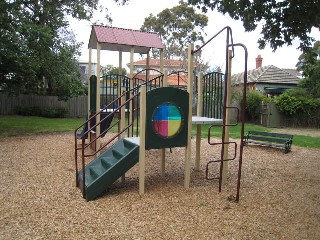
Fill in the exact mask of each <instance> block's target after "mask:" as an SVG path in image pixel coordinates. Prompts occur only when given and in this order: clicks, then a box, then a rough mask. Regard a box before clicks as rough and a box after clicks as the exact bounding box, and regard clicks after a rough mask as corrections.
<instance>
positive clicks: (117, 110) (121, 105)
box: [74, 75, 163, 198]
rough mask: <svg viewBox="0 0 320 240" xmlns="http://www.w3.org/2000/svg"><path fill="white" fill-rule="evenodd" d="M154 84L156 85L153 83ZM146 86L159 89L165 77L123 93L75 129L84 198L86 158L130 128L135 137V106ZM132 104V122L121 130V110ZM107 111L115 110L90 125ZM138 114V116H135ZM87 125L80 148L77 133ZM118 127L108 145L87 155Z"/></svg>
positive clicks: (77, 184) (77, 182) (136, 111)
mask: <svg viewBox="0 0 320 240" xmlns="http://www.w3.org/2000/svg"><path fill="white" fill-rule="evenodd" d="M153 82H154V83H153ZM143 85H146V86H148V87H149V88H150V90H151V89H153V88H157V87H161V86H162V85H163V75H161V76H158V77H155V78H153V79H150V80H149V81H144V82H143V83H141V84H139V85H136V86H135V87H134V88H132V89H130V90H129V91H123V93H122V94H121V95H120V96H119V97H118V98H116V99H114V100H113V101H111V102H110V103H109V104H108V105H106V106H105V107H103V108H102V109H101V110H100V111H99V112H97V113H95V114H93V115H91V116H90V117H89V118H88V119H87V121H85V122H84V123H83V124H81V125H80V126H79V127H78V128H76V129H75V132H74V139H75V170H76V186H77V187H79V176H78V171H79V168H78V151H79V150H81V165H82V179H83V180H82V193H83V197H84V198H85V196H86V192H85V175H86V173H85V166H86V164H85V158H86V157H92V156H94V155H96V154H97V153H99V152H101V151H102V150H103V149H105V148H106V147H107V146H108V145H109V144H110V143H111V142H113V141H114V140H115V139H116V138H118V137H119V136H120V135H121V134H123V133H124V132H126V131H127V130H129V129H130V128H132V131H131V133H132V135H131V136H133V126H134V121H135V120H136V122H138V121H137V118H138V113H139V107H138V106H137V107H136V106H135V101H136V102H137V103H138V102H139V100H138V98H139V95H140V92H139V89H140V87H141V86H143ZM128 93H129V94H131V95H132V96H131V97H130V98H127V99H126V97H127V94H128ZM122 99H126V100H125V101H123V100H122ZM130 102H132V111H131V112H130V114H132V120H131V122H129V121H130V120H128V123H127V125H126V126H124V127H123V129H120V121H121V119H122V118H125V116H122V114H121V109H122V108H126V106H128V105H129V104H130ZM116 103H119V105H118V107H117V108H115V109H113V107H114V106H115V104H116ZM107 109H113V111H112V112H111V113H110V114H109V115H108V116H106V117H105V118H104V119H101V118H100V122H96V123H95V124H94V125H90V123H91V122H92V121H94V119H96V117H97V116H98V115H99V114H100V116H101V113H103V112H104V111H107ZM115 113H118V120H117V121H116V122H114V123H111V124H110V126H109V127H108V128H107V129H105V130H104V131H103V132H101V133H100V134H99V135H98V136H97V135H93V136H94V137H92V139H89V142H88V143H85V138H86V136H88V135H89V134H90V133H91V132H92V131H93V130H95V129H96V127H97V126H99V125H101V123H102V121H105V120H107V119H106V118H109V117H111V116H112V114H115ZM135 113H136V114H135ZM85 124H87V125H88V130H87V131H85V132H84V133H83V135H82V137H81V145H80V147H79V146H78V143H77V131H79V129H80V128H83V127H84V126H85ZM116 125H118V129H119V131H118V133H117V134H115V135H114V136H113V137H111V138H110V139H109V140H108V141H107V142H106V143H103V144H101V145H100V147H99V148H98V149H97V148H95V149H94V150H93V151H92V152H91V153H85V150H86V149H87V148H88V147H89V146H92V145H96V143H97V140H98V139H99V138H102V136H104V135H105V134H106V133H107V132H108V131H109V130H110V129H111V128H113V127H114V126H116ZM138 131H139V129H138V125H137V132H136V135H138Z"/></svg>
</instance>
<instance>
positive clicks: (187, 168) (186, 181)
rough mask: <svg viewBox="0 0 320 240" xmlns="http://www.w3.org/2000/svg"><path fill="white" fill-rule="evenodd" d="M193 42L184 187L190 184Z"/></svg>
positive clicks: (191, 47)
mask: <svg viewBox="0 0 320 240" xmlns="http://www.w3.org/2000/svg"><path fill="white" fill-rule="evenodd" d="M192 51H193V44H190V45H189V48H188V93H189V117H188V119H187V121H188V140H187V146H186V148H185V167H184V187H185V188H189V186H190V168H191V134H192V93H193V70H194V69H193V61H194V58H193V54H192Z"/></svg>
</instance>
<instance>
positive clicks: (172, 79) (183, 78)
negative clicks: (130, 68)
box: [135, 74, 188, 86]
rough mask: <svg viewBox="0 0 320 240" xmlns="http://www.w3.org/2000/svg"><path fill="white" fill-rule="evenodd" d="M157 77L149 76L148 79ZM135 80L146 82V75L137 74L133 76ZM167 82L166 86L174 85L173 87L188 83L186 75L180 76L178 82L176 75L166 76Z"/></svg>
mask: <svg viewBox="0 0 320 240" xmlns="http://www.w3.org/2000/svg"><path fill="white" fill-rule="evenodd" d="M157 76H159V75H149V79H152V78H155V77H157ZM135 77H136V78H139V79H141V80H144V81H145V80H146V75H145V74H138V75H135ZM167 82H168V85H175V86H178V85H180V86H187V82H188V76H187V75H181V76H180V78H179V80H178V76H177V75H171V76H168V78H167Z"/></svg>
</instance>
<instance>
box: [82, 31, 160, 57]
mask: <svg viewBox="0 0 320 240" xmlns="http://www.w3.org/2000/svg"><path fill="white" fill-rule="evenodd" d="M97 43H100V44H101V49H102V50H110V51H123V52H129V51H130V50H131V47H132V46H133V47H134V48H135V52H136V53H147V52H149V50H150V48H158V49H163V48H164V45H163V43H162V42H161V39H160V37H159V35H158V34H156V33H150V32H142V31H138V30H132V29H124V28H116V27H108V26H97V25H95V26H92V30H91V35H90V40H89V46H88V47H89V48H90V47H91V48H92V49H96V48H97Z"/></svg>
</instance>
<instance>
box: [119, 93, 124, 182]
mask: <svg viewBox="0 0 320 240" xmlns="http://www.w3.org/2000/svg"><path fill="white" fill-rule="evenodd" d="M120 89H122V91H121V94H122V93H123V92H125V91H126V89H125V88H120ZM125 101H126V95H123V96H122V97H121V101H120V103H121V105H122V104H123V103H124V102H125ZM118 114H120V116H121V119H120V127H119V128H120V129H119V130H120V132H121V131H122V130H123V129H124V128H125V127H126V107H125V106H123V107H122V108H121V109H120V112H119V113H118ZM124 137H125V132H123V133H121V134H120V135H119V137H118V138H119V139H123V138H124ZM125 178H126V175H125V173H124V174H123V175H122V176H121V182H122V183H124V182H125Z"/></svg>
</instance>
